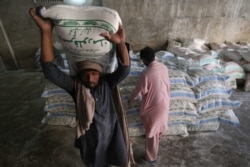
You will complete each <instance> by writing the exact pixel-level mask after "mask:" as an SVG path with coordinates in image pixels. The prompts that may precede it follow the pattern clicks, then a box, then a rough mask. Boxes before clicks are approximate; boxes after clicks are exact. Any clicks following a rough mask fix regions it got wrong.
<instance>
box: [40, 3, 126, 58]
mask: <svg viewBox="0 0 250 167" xmlns="http://www.w3.org/2000/svg"><path fill="white" fill-rule="evenodd" d="M40 14H41V16H42V17H44V18H50V19H52V20H53V22H54V24H55V31H56V33H57V35H58V38H59V39H60V42H61V43H62V46H63V48H64V49H65V50H66V51H67V52H68V53H67V56H70V57H71V58H72V59H73V60H74V61H81V60H85V59H93V60H99V61H101V63H102V62H103V61H104V62H105V63H108V62H107V60H108V59H109V56H110V54H109V53H110V52H111V51H112V49H113V45H112V43H110V42H109V41H107V40H106V39H105V38H104V37H102V36H100V34H101V33H104V32H111V33H115V32H117V30H118V27H119V24H121V19H120V17H119V15H118V13H117V12H116V11H115V10H113V9H110V8H106V7H100V6H73V5H62V4H60V5H54V6H50V7H49V8H47V9H46V8H42V9H41V10H40ZM105 56H106V57H105Z"/></svg>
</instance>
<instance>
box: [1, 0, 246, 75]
mask: <svg viewBox="0 0 250 167" xmlns="http://www.w3.org/2000/svg"><path fill="white" fill-rule="evenodd" d="M102 4H103V6H106V7H110V8H113V9H115V10H117V11H118V12H119V14H120V17H121V18H122V20H123V25H124V27H125V29H126V34H127V41H128V42H129V43H131V45H132V49H134V50H138V49H140V48H142V47H143V46H145V45H150V46H152V47H159V46H162V45H164V44H165V43H166V41H167V40H170V39H182V40H183V39H186V38H190V37H192V38H201V39H205V40H206V41H208V42H223V41H225V40H228V41H233V42H237V41H239V40H242V41H250V40H249V39H250V1H249V0H119V1H118V0H102ZM31 6H34V3H33V0H29V1H27V0H1V1H0V19H1V20H2V24H3V26H4V29H5V31H6V34H7V36H8V39H9V41H10V44H11V46H12V48H13V52H14V55H13V54H12V53H11V51H10V49H9V47H8V45H7V44H6V42H5V39H4V37H3V35H1V33H2V32H1V33H0V40H1V41H2V42H1V43H0V57H1V58H2V60H3V61H4V63H5V66H6V69H7V70H16V69H34V68H35V63H34V61H35V59H34V54H35V51H36V50H37V48H39V45H40V37H39V30H38V28H37V27H36V25H35V24H34V23H33V21H32V20H31V18H30V16H29V15H28V10H29V8H30V7H31ZM0 31H2V30H0ZM13 56H14V57H13ZM15 59H16V63H15Z"/></svg>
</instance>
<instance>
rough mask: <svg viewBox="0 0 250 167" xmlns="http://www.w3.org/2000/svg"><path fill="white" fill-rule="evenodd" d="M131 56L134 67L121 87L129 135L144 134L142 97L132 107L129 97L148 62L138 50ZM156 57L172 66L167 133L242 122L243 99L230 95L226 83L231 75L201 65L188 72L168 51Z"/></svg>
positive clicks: (173, 133) (131, 53)
mask: <svg viewBox="0 0 250 167" xmlns="http://www.w3.org/2000/svg"><path fill="white" fill-rule="evenodd" d="M130 56H131V60H132V63H131V71H130V74H129V76H128V77H127V78H126V79H125V80H124V81H122V83H121V84H120V90H121V94H122V97H123V104H124V107H125V111H126V113H127V119H128V126H129V135H130V136H140V135H144V134H145V131H144V129H143V125H142V123H141V121H140V117H139V108H140V99H138V100H137V101H136V102H134V103H133V106H131V107H129V106H127V100H128V97H129V96H130V94H131V92H132V90H133V89H134V88H135V85H136V83H137V82H138V80H139V77H140V74H141V73H142V71H143V70H144V69H145V66H143V64H142V62H140V60H139V56H138V54H135V53H133V52H130ZM156 60H157V61H160V62H162V63H164V64H165V65H167V66H168V68H169V77H170V88H171V89H170V91H171V92H170V97H171V101H170V108H169V120H168V125H169V129H168V131H166V132H165V133H164V135H181V136H187V135H188V131H208V130H216V129H217V128H218V127H219V125H220V123H221V122H224V123H228V124H230V125H235V126H236V125H239V120H238V118H237V117H236V116H235V114H234V112H233V109H235V108H237V107H239V106H240V104H241V103H240V102H238V101H231V100H230V99H229V97H230V96H231V93H232V89H230V88H228V87H226V86H225V81H226V80H227V79H228V78H229V77H228V76H225V75H220V74H216V73H215V72H212V71H208V70H201V69H195V70H194V69H193V70H192V71H190V70H187V72H184V71H182V70H180V69H179V64H180V63H179V62H178V61H179V60H178V59H176V57H175V56H174V55H173V54H172V53H170V52H168V51H159V52H156ZM183 61H184V60H183ZM187 64H189V63H187ZM187 67H188V65H187ZM187 69H189V68H187Z"/></svg>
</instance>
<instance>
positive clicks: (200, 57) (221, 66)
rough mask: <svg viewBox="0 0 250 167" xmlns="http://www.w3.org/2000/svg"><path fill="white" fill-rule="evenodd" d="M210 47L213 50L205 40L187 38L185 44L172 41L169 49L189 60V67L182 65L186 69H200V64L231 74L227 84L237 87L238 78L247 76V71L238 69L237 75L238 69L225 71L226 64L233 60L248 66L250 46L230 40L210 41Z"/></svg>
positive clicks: (209, 68)
mask: <svg viewBox="0 0 250 167" xmlns="http://www.w3.org/2000/svg"><path fill="white" fill-rule="evenodd" d="M210 47H211V50H209V48H208V47H207V46H206V44H205V41H204V40H201V39H187V40H186V41H185V42H184V43H183V44H182V43H180V42H176V41H170V42H169V45H168V47H167V50H168V51H170V52H172V53H174V54H175V55H176V56H177V58H178V59H181V58H184V59H185V61H187V62H189V65H188V67H187V66H182V67H184V68H186V69H184V70H190V69H191V70H192V69H198V66H200V67H202V69H206V70H209V71H214V72H216V73H222V74H224V75H229V77H230V78H229V79H228V80H227V84H226V85H227V86H228V87H230V88H233V89H236V88H237V84H236V79H243V78H245V72H244V70H238V71H237V75H235V72H236V71H234V72H232V71H231V72H228V71H225V66H226V65H228V62H233V63H237V64H239V66H243V65H244V66H245V68H247V67H248V63H246V62H247V61H246V60H247V58H249V57H247V55H248V54H249V48H247V45H239V44H233V43H230V42H227V43H225V44H221V45H219V44H217V43H215V42H212V43H210ZM243 57H245V59H243ZM190 65H191V66H190ZM194 67H195V68H194Z"/></svg>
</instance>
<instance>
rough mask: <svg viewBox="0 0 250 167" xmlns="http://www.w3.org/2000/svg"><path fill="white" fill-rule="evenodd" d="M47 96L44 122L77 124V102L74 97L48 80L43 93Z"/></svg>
mask: <svg viewBox="0 0 250 167" xmlns="http://www.w3.org/2000/svg"><path fill="white" fill-rule="evenodd" d="M42 97H43V98H45V106H44V112H45V114H46V115H45V117H44V118H43V120H42V123H43V124H49V125H68V126H70V127H75V126H76V112H75V104H74V101H73V99H72V97H71V96H70V95H69V94H68V92H66V91H65V90H63V89H62V88H60V87H58V86H56V85H55V84H53V83H51V82H47V83H46V86H45V89H44V91H43V93H42Z"/></svg>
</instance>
